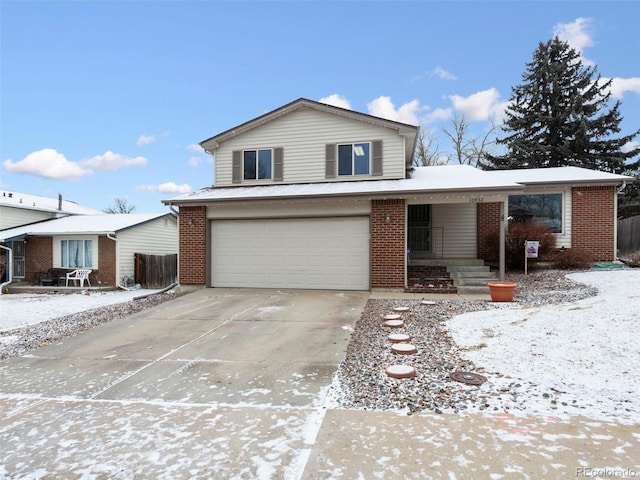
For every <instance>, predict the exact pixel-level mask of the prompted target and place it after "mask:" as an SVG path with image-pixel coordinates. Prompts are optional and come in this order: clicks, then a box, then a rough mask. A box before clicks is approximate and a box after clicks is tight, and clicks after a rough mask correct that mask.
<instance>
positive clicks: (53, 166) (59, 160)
mask: <svg viewBox="0 0 640 480" xmlns="http://www.w3.org/2000/svg"><path fill="white" fill-rule="evenodd" d="M2 166H3V167H4V169H5V170H7V171H9V172H16V173H24V174H26V175H34V176H36V177H43V178H55V179H58V180H74V179H77V178H81V177H85V176H87V175H91V174H92V173H93V172H92V171H91V169H90V168H87V166H85V165H81V164H79V163H76V162H70V161H69V160H67V158H66V157H65V156H64V155H63V154H62V153H59V152H58V151H57V150H55V149H53V148H45V149H43V150H38V151H37V152H33V153H30V154H29V155H27V156H26V157H24V158H23V159H22V160H20V161H19V162H15V163H14V162H13V161H11V160H10V159H9V160H5V161H4V162H3V164H2Z"/></svg>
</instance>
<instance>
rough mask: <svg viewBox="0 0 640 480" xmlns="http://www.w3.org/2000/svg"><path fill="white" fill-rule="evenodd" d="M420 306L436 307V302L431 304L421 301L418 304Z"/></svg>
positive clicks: (428, 301) (430, 302)
mask: <svg viewBox="0 0 640 480" xmlns="http://www.w3.org/2000/svg"><path fill="white" fill-rule="evenodd" d="M420 305H425V306H427V307H435V306H436V302H433V301H431V300H422V301H421V302H420Z"/></svg>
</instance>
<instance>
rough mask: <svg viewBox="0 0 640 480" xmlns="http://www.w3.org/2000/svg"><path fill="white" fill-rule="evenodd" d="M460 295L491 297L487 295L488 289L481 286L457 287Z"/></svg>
mask: <svg viewBox="0 0 640 480" xmlns="http://www.w3.org/2000/svg"><path fill="white" fill-rule="evenodd" d="M457 289H458V293H459V294H460V295H491V294H490V293H489V287H486V286H485V287H481V286H461V287H457Z"/></svg>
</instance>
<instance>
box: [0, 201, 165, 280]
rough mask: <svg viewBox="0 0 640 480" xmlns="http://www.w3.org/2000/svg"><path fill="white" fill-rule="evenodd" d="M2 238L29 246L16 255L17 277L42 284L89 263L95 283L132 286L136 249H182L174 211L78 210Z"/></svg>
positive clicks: (11, 231) (11, 245)
mask: <svg viewBox="0 0 640 480" xmlns="http://www.w3.org/2000/svg"><path fill="white" fill-rule="evenodd" d="M0 242H1V243H3V244H5V245H6V246H8V247H9V248H12V249H13V250H21V251H23V256H22V258H20V259H16V258H15V257H14V265H15V268H14V272H13V281H25V282H29V283H33V284H38V283H40V281H41V279H42V278H47V279H49V280H50V277H51V273H52V271H55V273H56V275H59V274H61V273H64V272H70V271H72V270H75V269H77V268H89V269H91V270H92V273H91V275H90V277H89V278H90V281H91V285H92V286H94V285H95V286H98V285H101V286H105V285H111V286H115V285H121V286H126V284H127V281H128V280H129V279H131V280H133V279H134V276H135V269H134V254H136V253H141V254H149V255H168V254H176V253H177V252H178V227H177V220H176V217H175V215H173V214H171V213H148V214H143V213H128V214H124V213H123V214H107V213H102V214H99V215H73V216H67V217H63V218H58V219H53V220H47V221H42V222H38V223H33V224H30V225H24V226H20V227H15V228H10V229H7V230H2V231H0ZM16 245H20V246H21V247H20V248H18V249H16V248H15V247H16ZM55 280H57V278H56V279H55Z"/></svg>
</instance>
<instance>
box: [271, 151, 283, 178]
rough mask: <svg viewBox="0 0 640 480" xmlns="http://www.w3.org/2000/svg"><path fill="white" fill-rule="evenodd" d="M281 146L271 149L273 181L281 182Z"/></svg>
mask: <svg viewBox="0 0 640 480" xmlns="http://www.w3.org/2000/svg"><path fill="white" fill-rule="evenodd" d="M283 153H284V152H283V148H282V147H279V148H274V149H273V180H274V181H275V182H281V181H282V180H283V177H284V175H283V173H284V172H283V167H284V165H283V160H284V158H283Z"/></svg>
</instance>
